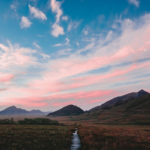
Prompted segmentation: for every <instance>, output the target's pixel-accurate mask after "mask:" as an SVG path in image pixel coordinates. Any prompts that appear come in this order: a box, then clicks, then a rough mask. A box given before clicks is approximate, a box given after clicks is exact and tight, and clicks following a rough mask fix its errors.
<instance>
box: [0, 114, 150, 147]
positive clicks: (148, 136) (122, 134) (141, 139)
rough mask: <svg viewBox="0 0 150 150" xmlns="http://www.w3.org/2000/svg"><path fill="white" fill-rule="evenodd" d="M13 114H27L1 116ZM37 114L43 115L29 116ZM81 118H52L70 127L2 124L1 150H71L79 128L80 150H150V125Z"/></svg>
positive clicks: (0, 127)
mask: <svg viewBox="0 0 150 150" xmlns="http://www.w3.org/2000/svg"><path fill="white" fill-rule="evenodd" d="M11 117H14V120H16V121H17V120H19V119H24V118H26V117H27V116H9V117H8V116H1V119H4V118H11ZM21 117H22V118H21ZM36 117H40V116H28V118H36ZM80 117H81V116H79V117H77V116H69V117H48V118H49V119H52V120H58V121H59V122H60V123H64V124H65V125H66V126H54V125H43V126H41V125H0V149H1V150H7V149H8V150H9V149H10V150H13V149H15V150H51V149H52V150H69V149H70V148H69V147H70V146H71V140H72V132H73V129H75V127H78V133H79V137H80V140H81V148H80V150H149V149H150V125H127V124H124V125H123V124H118V125H117V124H116V125H113V124H106V123H105V124H102V123H101V122H99V119H85V120H82V119H81V118H80ZM82 117H83V116H82ZM45 118H47V117H45ZM75 123H76V124H75ZM79 124H80V126H79ZM70 125H71V126H70ZM73 125H74V126H73Z"/></svg>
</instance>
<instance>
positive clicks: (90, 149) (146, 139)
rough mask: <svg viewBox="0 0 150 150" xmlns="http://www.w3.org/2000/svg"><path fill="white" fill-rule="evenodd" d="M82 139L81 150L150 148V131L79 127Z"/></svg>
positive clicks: (147, 149) (145, 149)
mask: <svg viewBox="0 0 150 150" xmlns="http://www.w3.org/2000/svg"><path fill="white" fill-rule="evenodd" d="M78 133H79V136H80V139H81V145H82V146H81V149H80V150H149V149H150V134H149V131H146V130H145V131H144V130H143V131H142V130H132V129H120V128H118V129H117V128H111V129H109V128H103V127H94V126H93V127H90V126H89V127H88V126H86V127H84V126H81V127H79V132H78Z"/></svg>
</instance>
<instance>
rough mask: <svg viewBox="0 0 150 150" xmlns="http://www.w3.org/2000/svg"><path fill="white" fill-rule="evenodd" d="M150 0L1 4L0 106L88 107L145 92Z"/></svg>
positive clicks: (17, 1)
mask: <svg viewBox="0 0 150 150" xmlns="http://www.w3.org/2000/svg"><path fill="white" fill-rule="evenodd" d="M149 4H150V0H144V1H141V0H106V1H102V0H95V1H92V0H64V1H60V0H7V1H3V0H0V64H1V67H0V95H1V100H0V109H4V108H6V107H8V106H11V105H15V106H18V107H22V108H25V109H28V110H31V109H41V110H43V111H54V110H56V109H59V108H61V107H63V106H65V105H68V104H75V105H78V106H80V107H81V108H83V109H84V110H86V109H90V108H91V107H94V106H97V105H100V104H102V103H104V102H105V101H107V100H109V99H110V98H113V97H115V96H118V95H122V94H126V93H128V92H133V91H136V92H137V91H138V90H140V89H145V90H147V91H150V86H149V84H148V82H147V81H148V80H149V74H150V71H149V67H150V64H149V63H150V51H149V48H150V36H149V35H150V34H149V32H150V9H149Z"/></svg>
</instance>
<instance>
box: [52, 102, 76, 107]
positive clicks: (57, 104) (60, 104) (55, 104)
mask: <svg viewBox="0 0 150 150" xmlns="http://www.w3.org/2000/svg"><path fill="white" fill-rule="evenodd" d="M74 103H75V101H70V102H64V103H58V102H57V103H53V104H52V106H66V105H70V104H74Z"/></svg>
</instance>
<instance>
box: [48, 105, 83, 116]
mask: <svg viewBox="0 0 150 150" xmlns="http://www.w3.org/2000/svg"><path fill="white" fill-rule="evenodd" d="M83 113H84V111H83V110H82V109H81V108H79V107H77V106H74V105H68V106H65V107H63V108H61V109H59V110H57V111H55V112H53V113H49V114H48V115H47V116H69V115H80V114H83Z"/></svg>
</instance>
